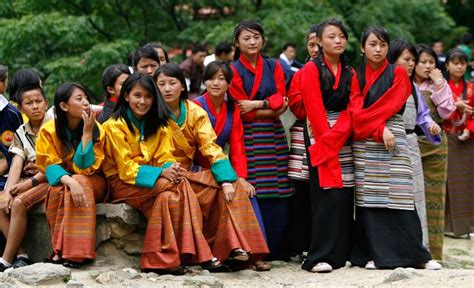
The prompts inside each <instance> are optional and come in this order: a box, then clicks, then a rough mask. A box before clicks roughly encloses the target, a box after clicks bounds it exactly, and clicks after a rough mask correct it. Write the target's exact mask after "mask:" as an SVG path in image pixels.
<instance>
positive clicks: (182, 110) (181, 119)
mask: <svg viewBox="0 0 474 288" xmlns="http://www.w3.org/2000/svg"><path fill="white" fill-rule="evenodd" d="M179 110H180V114H179V117H178V119H176V117H174V115H173V113H171V115H170V118H171V120H173V121H174V122H176V123H177V124H178V126H179V127H181V126H182V125H183V124H184V121H185V120H186V105H185V104H184V100H181V99H180V100H179Z"/></svg>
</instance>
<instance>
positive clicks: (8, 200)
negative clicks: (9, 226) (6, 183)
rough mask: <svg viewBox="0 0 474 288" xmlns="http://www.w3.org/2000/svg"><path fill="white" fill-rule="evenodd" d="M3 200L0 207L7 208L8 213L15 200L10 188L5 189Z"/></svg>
mask: <svg viewBox="0 0 474 288" xmlns="http://www.w3.org/2000/svg"><path fill="white" fill-rule="evenodd" d="M2 194H3V195H2V196H3V197H2V201H0V209H3V210H5V212H6V213H7V214H8V213H10V208H11V207H12V202H13V197H12V195H10V191H9V190H7V189H6V190H4V191H3V193H2Z"/></svg>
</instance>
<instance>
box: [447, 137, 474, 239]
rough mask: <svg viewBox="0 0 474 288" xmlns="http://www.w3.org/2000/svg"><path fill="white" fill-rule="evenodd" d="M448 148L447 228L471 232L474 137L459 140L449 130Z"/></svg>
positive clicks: (473, 226)
mask: <svg viewBox="0 0 474 288" xmlns="http://www.w3.org/2000/svg"><path fill="white" fill-rule="evenodd" d="M448 151H449V161H448V189H447V193H446V231H449V232H453V233H454V235H455V236H460V235H464V234H468V233H471V232H474V230H473V229H474V174H473V173H472V170H471V169H472V165H473V163H474V140H468V141H459V140H458V139H457V135H455V134H450V135H448Z"/></svg>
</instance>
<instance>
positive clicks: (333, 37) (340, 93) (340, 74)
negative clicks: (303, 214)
mask: <svg viewBox="0 0 474 288" xmlns="http://www.w3.org/2000/svg"><path fill="white" fill-rule="evenodd" d="M316 36H317V38H318V46H319V50H320V54H319V56H317V57H316V58H315V59H313V61H311V62H309V63H308V64H306V65H305V66H304V68H303V69H302V70H303V71H302V74H301V96H302V101H303V104H304V108H305V114H306V118H307V126H306V128H305V130H306V137H305V138H306V139H305V140H306V141H305V142H306V144H307V145H306V146H307V151H308V154H307V155H308V156H309V157H307V158H308V162H309V163H308V166H310V191H311V192H310V197H311V198H310V199H311V241H310V247H309V252H308V256H307V258H306V260H305V262H304V263H303V269H305V270H308V271H311V272H330V271H331V270H332V269H333V268H336V269H337V268H340V267H343V266H344V265H345V264H346V261H347V260H348V259H349V256H350V252H351V247H352V243H353V242H352V229H353V222H354V220H353V213H354V212H353V211H354V165H353V156H352V150H351V146H350V144H349V143H348V142H347V141H348V139H349V137H350V135H351V134H352V129H351V127H352V125H351V117H350V112H349V109H348V108H349V106H350V98H351V97H352V98H354V97H355V96H354V95H355V94H357V93H359V90H358V87H357V80H356V74H355V71H353V69H352V68H351V67H350V66H349V65H348V64H347V63H346V62H345V61H344V55H343V53H344V50H345V47H346V44H347V37H348V35H347V31H346V29H345V27H344V26H343V25H342V23H341V22H340V21H338V20H335V19H329V20H326V21H324V22H322V23H320V24H319V28H318V30H317V34H316Z"/></svg>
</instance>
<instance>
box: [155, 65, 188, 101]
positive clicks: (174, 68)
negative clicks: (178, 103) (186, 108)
mask: <svg viewBox="0 0 474 288" xmlns="http://www.w3.org/2000/svg"><path fill="white" fill-rule="evenodd" d="M160 74H164V75H166V76H168V77H173V78H176V79H178V81H179V82H181V86H183V91H181V94H180V95H179V98H180V99H183V100H185V99H188V98H189V97H188V89H187V86H186V79H185V77H184V73H183V70H182V69H181V68H179V65H178V64H175V63H166V64H165V65H163V66H161V67H160V68H158V69H156V71H155V74H153V80H155V82H156V81H158V77H159V76H160ZM158 90H160V89H158Z"/></svg>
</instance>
